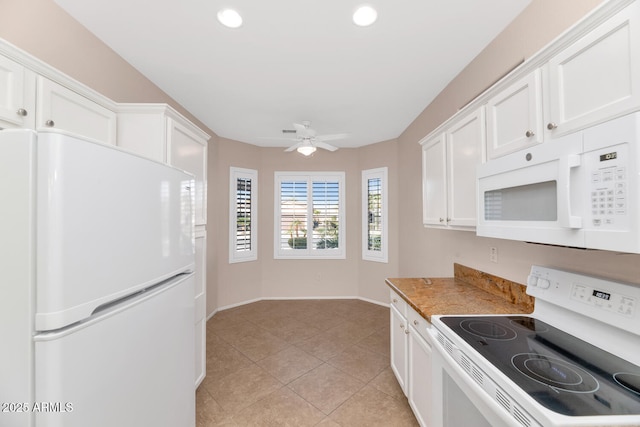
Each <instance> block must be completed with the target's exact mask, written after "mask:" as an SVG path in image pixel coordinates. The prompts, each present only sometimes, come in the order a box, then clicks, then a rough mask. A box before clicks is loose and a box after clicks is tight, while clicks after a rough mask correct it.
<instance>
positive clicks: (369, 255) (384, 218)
mask: <svg viewBox="0 0 640 427" xmlns="http://www.w3.org/2000/svg"><path fill="white" fill-rule="evenodd" d="M388 223H389V219H388V203H387V168H386V167H385V168H379V169H369V170H364V171H362V259H364V260H369V261H378V262H387V261H388V245H389V244H388V238H387V229H388V227H387V226H388Z"/></svg>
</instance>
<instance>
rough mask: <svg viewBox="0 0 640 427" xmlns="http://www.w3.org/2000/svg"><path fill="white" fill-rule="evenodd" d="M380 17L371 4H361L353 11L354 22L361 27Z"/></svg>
mask: <svg viewBox="0 0 640 427" xmlns="http://www.w3.org/2000/svg"><path fill="white" fill-rule="evenodd" d="M376 19H378V12H376V10H375V9H374V8H372V7H371V6H360V7H359V8H358V9H356V11H355V12H354V13H353V23H354V24H356V25H358V26H360V27H367V26H369V25H371V24H373V23H374V22H376Z"/></svg>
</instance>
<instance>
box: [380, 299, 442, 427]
mask: <svg viewBox="0 0 640 427" xmlns="http://www.w3.org/2000/svg"><path fill="white" fill-rule="evenodd" d="M390 307H391V308H390V311H391V314H390V318H391V369H392V370H393V373H394V374H395V376H396V379H397V380H398V384H400V387H401V388H402V391H403V392H404V394H405V396H407V399H408V401H409V405H410V406H411V409H412V410H413V413H414V415H415V417H416V419H417V420H418V423H419V424H420V425H421V426H423V427H425V426H429V425H431V424H432V423H431V418H430V416H431V399H432V391H431V382H432V373H431V341H430V339H429V335H428V332H427V328H430V327H431V325H430V324H429V322H427V321H426V320H425V319H424V318H423V317H422V316H420V315H419V314H418V313H417V312H416V311H415V310H413V309H412V308H411V307H409V306H408V305H407V304H406V303H405V302H404V300H402V299H401V298H400V297H399V296H398V295H397V294H396V293H395V292H394V291H391V304H390Z"/></svg>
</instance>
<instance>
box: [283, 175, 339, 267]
mask: <svg viewBox="0 0 640 427" xmlns="http://www.w3.org/2000/svg"><path fill="white" fill-rule="evenodd" d="M286 181H306V183H307V224H306V229H307V230H308V229H312V228H313V224H312V222H313V182H314V181H315V182H323V181H329V182H332V181H337V182H338V191H339V194H338V247H337V248H330V249H314V248H313V247H311V248H310V247H309V246H312V245H310V244H309V242H310V241H311V240H312V239H313V234H312V233H310V234H309V235H307V236H306V237H307V248H306V249H284V248H281V246H280V243H281V240H280V239H281V237H282V236H281V229H280V225H281V224H280V221H281V213H282V210H281V205H280V201H281V184H282V182H286ZM273 193H274V227H273V229H274V241H273V249H274V250H273V257H274V259H345V258H346V253H347V252H346V241H347V239H346V229H347V227H346V217H347V216H346V192H345V173H344V172H336V171H332V172H319V171H304V172H302V171H298V172H290V171H275V172H274V191H273Z"/></svg>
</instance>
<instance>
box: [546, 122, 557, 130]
mask: <svg viewBox="0 0 640 427" xmlns="http://www.w3.org/2000/svg"><path fill="white" fill-rule="evenodd" d="M557 127H558V125H557V124H555V123H553V122H551V123H549V124H547V129H549V130H554V129H555V128H557Z"/></svg>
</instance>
